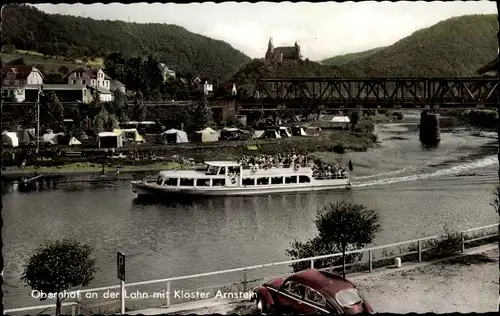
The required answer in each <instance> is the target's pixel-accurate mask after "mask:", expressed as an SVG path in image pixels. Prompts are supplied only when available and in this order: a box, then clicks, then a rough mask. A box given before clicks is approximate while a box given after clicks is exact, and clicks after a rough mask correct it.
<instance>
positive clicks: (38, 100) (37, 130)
mask: <svg viewBox="0 0 500 316" xmlns="http://www.w3.org/2000/svg"><path fill="white" fill-rule="evenodd" d="M41 94H42V85H38V95H37V98H36V107H37V110H36V124H37V128H36V153H37V155H38V150H39V149H40V95H41Z"/></svg>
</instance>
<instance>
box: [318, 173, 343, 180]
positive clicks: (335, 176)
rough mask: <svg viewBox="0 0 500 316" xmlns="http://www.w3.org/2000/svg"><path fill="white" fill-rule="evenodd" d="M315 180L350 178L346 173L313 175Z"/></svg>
mask: <svg viewBox="0 0 500 316" xmlns="http://www.w3.org/2000/svg"><path fill="white" fill-rule="evenodd" d="M313 178H314V179H315V180H335V179H349V176H348V175H347V174H344V175H336V174H334V175H331V176H323V175H322V176H313Z"/></svg>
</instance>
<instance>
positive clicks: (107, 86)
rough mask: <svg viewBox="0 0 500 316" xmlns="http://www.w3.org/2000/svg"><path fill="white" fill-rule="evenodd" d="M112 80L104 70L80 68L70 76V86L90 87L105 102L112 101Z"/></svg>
mask: <svg viewBox="0 0 500 316" xmlns="http://www.w3.org/2000/svg"><path fill="white" fill-rule="evenodd" d="M111 80H112V79H111V78H110V77H109V76H108V75H106V74H105V73H104V71H103V70H102V69H93V68H83V67H79V68H76V69H75V70H73V71H72V72H70V73H69V75H68V85H75V86H81V85H84V86H88V87H89V88H90V89H91V90H93V92H95V93H97V94H98V95H99V98H100V99H101V101H103V102H107V101H112V100H113V93H112V92H111Z"/></svg>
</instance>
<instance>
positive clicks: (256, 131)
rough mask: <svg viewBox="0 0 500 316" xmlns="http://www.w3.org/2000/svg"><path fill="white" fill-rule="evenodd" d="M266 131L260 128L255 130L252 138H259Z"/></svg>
mask: <svg viewBox="0 0 500 316" xmlns="http://www.w3.org/2000/svg"><path fill="white" fill-rule="evenodd" d="M265 132H266V131H259V130H255V131H253V136H252V138H255V139H257V138H262V136H264V133H265Z"/></svg>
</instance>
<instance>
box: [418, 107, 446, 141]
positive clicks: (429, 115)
mask: <svg viewBox="0 0 500 316" xmlns="http://www.w3.org/2000/svg"><path fill="white" fill-rule="evenodd" d="M440 141H441V130H440V128H439V114H438V113H435V112H432V111H429V110H424V111H422V114H420V142H421V143H422V144H423V145H425V146H437V145H438V144H439V142H440Z"/></svg>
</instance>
